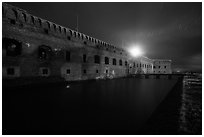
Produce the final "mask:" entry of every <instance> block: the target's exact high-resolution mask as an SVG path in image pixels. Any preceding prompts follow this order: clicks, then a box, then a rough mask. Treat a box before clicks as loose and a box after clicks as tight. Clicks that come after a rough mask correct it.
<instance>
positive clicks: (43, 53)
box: [38, 45, 52, 60]
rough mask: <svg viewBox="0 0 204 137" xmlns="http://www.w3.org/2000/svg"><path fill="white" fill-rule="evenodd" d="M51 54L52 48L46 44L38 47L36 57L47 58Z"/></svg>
mask: <svg viewBox="0 0 204 137" xmlns="http://www.w3.org/2000/svg"><path fill="white" fill-rule="evenodd" d="M51 56H52V48H51V47H49V46H46V45H40V46H39V47H38V57H39V58H40V59H42V60H49V59H51Z"/></svg>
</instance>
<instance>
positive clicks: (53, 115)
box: [2, 78, 182, 135]
mask: <svg viewBox="0 0 204 137" xmlns="http://www.w3.org/2000/svg"><path fill="white" fill-rule="evenodd" d="M69 85H70V87H69V88H67V85H65V84H58V85H57V84H55V85H53V84H52V85H44V86H35V87H30V86H28V87H21V88H10V89H9V88H3V115H2V117H3V118H2V120H3V134H77V135H78V134H117V135H118V134H179V133H178V128H177V127H178V126H179V123H178V121H179V108H180V107H181V103H180V102H181V94H182V82H180V83H179V82H178V80H173V79H172V80H168V79H137V78H123V79H114V80H99V81H84V82H78V83H72V84H69ZM161 102H162V103H161ZM156 108H157V109H156ZM161 114H162V115H163V116H159V115H161ZM158 116H159V117H158ZM157 123H158V124H157ZM162 124H164V125H168V126H166V127H164V126H163V125H162ZM159 126H160V127H159Z"/></svg>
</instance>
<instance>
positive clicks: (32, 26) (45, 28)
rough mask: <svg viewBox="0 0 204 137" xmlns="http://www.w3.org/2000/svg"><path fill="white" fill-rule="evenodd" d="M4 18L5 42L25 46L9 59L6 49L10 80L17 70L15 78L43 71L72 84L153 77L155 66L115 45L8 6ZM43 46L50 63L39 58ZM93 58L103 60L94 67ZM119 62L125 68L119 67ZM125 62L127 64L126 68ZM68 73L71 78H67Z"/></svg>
mask: <svg viewBox="0 0 204 137" xmlns="http://www.w3.org/2000/svg"><path fill="white" fill-rule="evenodd" d="M2 14H3V16H2V17H3V18H2V24H3V26H2V36H3V40H4V39H5V38H9V39H14V40H16V41H18V42H20V43H21V45H22V49H21V54H20V55H17V56H8V55H7V54H6V52H7V48H6V47H4V46H5V45H4V46H3V50H2V54H3V60H2V61H3V63H2V64H3V78H8V77H10V76H8V75H7V68H9V67H13V68H14V69H16V71H15V74H14V76H12V77H22V78H23V77H39V76H41V73H42V72H41V69H42V68H48V69H49V76H48V77H56V76H58V77H63V78H64V79H66V80H70V81H71V80H86V79H96V78H99V77H101V78H102V77H113V78H114V77H123V76H127V75H128V74H135V73H154V70H153V65H154V64H155V62H154V61H153V60H151V59H148V58H146V57H141V58H137V59H134V58H132V57H130V56H129V54H128V53H127V52H126V51H124V50H123V49H121V48H117V47H115V46H113V45H112V44H108V43H106V42H103V41H101V40H98V39H95V38H92V37H89V36H87V35H85V34H82V33H80V32H76V31H74V30H71V29H69V28H66V27H63V26H60V25H57V24H55V23H52V22H50V21H47V20H44V19H41V18H39V17H36V16H33V15H31V14H29V13H27V12H26V11H24V10H22V9H18V8H16V7H13V6H11V5H8V4H5V3H3V13H2ZM41 45H46V46H48V47H50V48H51V56H50V58H49V59H47V60H41V59H40V58H39V46H41ZM66 51H69V52H70V61H66ZM83 54H86V62H83ZM94 55H99V56H100V64H96V63H94ZM105 57H108V58H109V64H105ZM113 58H115V59H116V63H117V64H116V65H113ZM120 59H121V60H122V66H120V65H119V60H120ZM125 61H127V62H128V64H127V65H125ZM134 64H135V65H134ZM140 64H141V67H140ZM143 65H144V66H143ZM147 66H148V67H147ZM67 69H69V70H70V74H67ZM156 71H157V70H156ZM166 73H170V71H167V72H166Z"/></svg>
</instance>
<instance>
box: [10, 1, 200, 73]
mask: <svg viewBox="0 0 204 137" xmlns="http://www.w3.org/2000/svg"><path fill="white" fill-rule="evenodd" d="M10 4H12V5H14V6H17V7H20V8H23V9H25V10H27V11H28V12H30V13H31V14H34V15H36V16H39V17H42V18H45V19H47V20H50V21H53V22H55V23H57V24H60V25H63V26H66V27H68V28H71V29H75V28H76V15H78V16H79V31H80V32H83V33H85V34H87V35H90V36H93V37H95V38H98V39H101V40H103V41H106V42H108V43H112V44H114V45H116V46H119V47H123V48H127V47H128V46H129V44H131V43H140V44H141V45H142V48H143V50H145V55H146V56H148V57H149V58H161V59H162V58H165V59H172V61H173V66H174V68H179V69H183V70H184V69H185V70H201V67H202V62H201V59H202V58H201V57H202V56H201V55H202V3H201V2H194V3H192V2H191V3H189V2H182V3H179V2H176V3H169V2H164V3H159V2H154V3H136V2H135V3H130V2H128V3H101V2H100V3H99V2H96V3H90V2H87V3H79V2H78V3H10ZM122 43H123V44H122Z"/></svg>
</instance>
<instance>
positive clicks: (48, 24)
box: [47, 21, 50, 29]
mask: <svg viewBox="0 0 204 137" xmlns="http://www.w3.org/2000/svg"><path fill="white" fill-rule="evenodd" d="M47 26H48V28H49V29H50V23H49V22H48V21H47Z"/></svg>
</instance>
